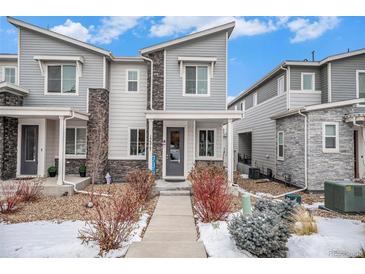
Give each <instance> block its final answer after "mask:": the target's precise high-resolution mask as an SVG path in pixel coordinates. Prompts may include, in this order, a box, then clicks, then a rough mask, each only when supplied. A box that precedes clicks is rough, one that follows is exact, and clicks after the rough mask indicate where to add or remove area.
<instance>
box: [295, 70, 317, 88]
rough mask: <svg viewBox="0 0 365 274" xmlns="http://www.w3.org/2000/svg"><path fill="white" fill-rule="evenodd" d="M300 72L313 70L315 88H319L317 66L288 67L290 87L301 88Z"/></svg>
mask: <svg viewBox="0 0 365 274" xmlns="http://www.w3.org/2000/svg"><path fill="white" fill-rule="evenodd" d="M302 72H314V73H315V74H316V75H315V90H320V89H321V80H320V77H321V76H320V70H319V67H298V66H291V67H290V89H291V90H301V89H302V86H301V83H302Z"/></svg>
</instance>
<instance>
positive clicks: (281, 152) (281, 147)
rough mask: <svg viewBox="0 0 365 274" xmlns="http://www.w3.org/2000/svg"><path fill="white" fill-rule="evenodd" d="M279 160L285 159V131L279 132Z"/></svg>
mask: <svg viewBox="0 0 365 274" xmlns="http://www.w3.org/2000/svg"><path fill="white" fill-rule="evenodd" d="M277 152H278V160H284V132H283V131H279V132H278V148H277Z"/></svg>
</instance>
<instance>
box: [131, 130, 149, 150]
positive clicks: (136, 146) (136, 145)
mask: <svg viewBox="0 0 365 274" xmlns="http://www.w3.org/2000/svg"><path fill="white" fill-rule="evenodd" d="M145 155H146V130H145V129H144V128H131V129H129V156H142V157H143V156H145Z"/></svg>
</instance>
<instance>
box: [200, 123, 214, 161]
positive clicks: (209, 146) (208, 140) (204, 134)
mask: <svg viewBox="0 0 365 274" xmlns="http://www.w3.org/2000/svg"><path fill="white" fill-rule="evenodd" d="M199 156H202V157H214V130H210V129H208V130H199Z"/></svg>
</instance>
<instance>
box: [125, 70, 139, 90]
mask: <svg viewBox="0 0 365 274" xmlns="http://www.w3.org/2000/svg"><path fill="white" fill-rule="evenodd" d="M127 74H128V81H127V91H128V92H138V78H139V75H138V74H139V72H138V70H127Z"/></svg>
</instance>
